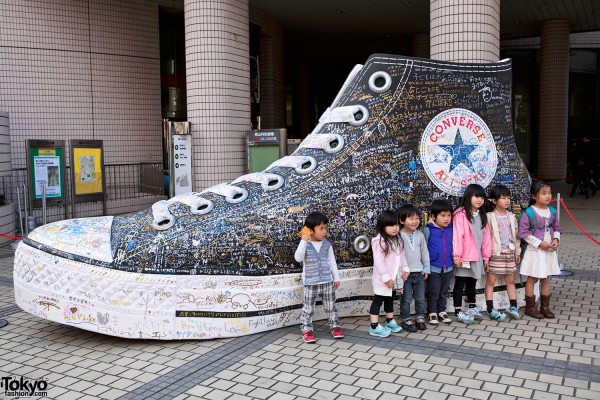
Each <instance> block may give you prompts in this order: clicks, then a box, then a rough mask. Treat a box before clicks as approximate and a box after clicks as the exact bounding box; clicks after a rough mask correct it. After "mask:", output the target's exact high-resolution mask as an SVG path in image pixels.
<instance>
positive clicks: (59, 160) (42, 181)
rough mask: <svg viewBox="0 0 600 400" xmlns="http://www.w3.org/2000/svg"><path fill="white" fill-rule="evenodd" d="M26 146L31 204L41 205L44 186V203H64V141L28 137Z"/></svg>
mask: <svg viewBox="0 0 600 400" xmlns="http://www.w3.org/2000/svg"><path fill="white" fill-rule="evenodd" d="M26 146H27V176H28V177H29V196H30V198H31V206H32V207H33V208H40V207H42V194H43V188H44V187H45V189H46V205H48V206H53V205H64V204H65V202H66V191H65V177H66V176H65V141H64V140H35V139H28V140H27V141H26Z"/></svg>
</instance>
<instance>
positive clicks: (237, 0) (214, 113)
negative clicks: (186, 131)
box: [184, 0, 251, 191]
mask: <svg viewBox="0 0 600 400" xmlns="http://www.w3.org/2000/svg"><path fill="white" fill-rule="evenodd" d="M184 12H185V55H186V85H187V109H188V112H187V113H188V120H189V121H190V125H191V132H192V147H193V165H194V168H193V173H194V186H193V189H194V191H201V190H202V189H205V188H206V187H209V186H212V185H215V184H218V183H222V182H229V181H231V180H233V179H235V178H236V177H238V176H240V175H242V174H244V173H245V172H246V169H247V158H246V150H245V140H244V137H245V132H246V131H247V130H249V129H250V127H251V123H250V63H249V58H248V46H249V18H248V0H185V1H184Z"/></svg>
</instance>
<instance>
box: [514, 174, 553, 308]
mask: <svg viewBox="0 0 600 400" xmlns="http://www.w3.org/2000/svg"><path fill="white" fill-rule="evenodd" d="M551 200H552V190H551V189H550V186H549V185H548V184H547V183H546V182H544V181H541V180H536V181H534V182H533V184H532V185H531V199H530V200H529V206H530V207H529V208H530V209H531V210H533V215H532V216H531V218H530V216H529V215H528V214H530V211H529V209H527V210H525V211H523V214H522V217H521V219H520V220H519V239H524V240H525V241H526V242H527V250H526V251H525V255H524V256H523V262H522V263H521V274H522V275H526V276H527V282H526V283H525V315H529V316H530V317H533V318H538V319H541V318H554V314H553V313H552V311H550V275H560V267H559V266H558V256H557V255H556V249H558V243H559V241H560V231H561V229H560V224H559V222H558V220H557V219H556V210H554V208H552V207H549V206H548V204H550V201H551ZM534 217H535V218H534ZM532 222H533V224H532ZM538 279H540V280H541V284H540V292H541V301H540V311H538V310H537V309H536V308H535V297H534V295H533V285H534V284H535V283H536V282H537V280H538Z"/></svg>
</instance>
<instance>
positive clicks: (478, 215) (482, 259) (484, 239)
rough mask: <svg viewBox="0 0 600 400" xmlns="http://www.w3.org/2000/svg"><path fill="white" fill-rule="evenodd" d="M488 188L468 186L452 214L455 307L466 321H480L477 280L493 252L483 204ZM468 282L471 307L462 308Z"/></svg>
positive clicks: (457, 313) (468, 298)
mask: <svg viewBox="0 0 600 400" xmlns="http://www.w3.org/2000/svg"><path fill="white" fill-rule="evenodd" d="M484 203H485V190H484V189H483V187H481V186H480V185H477V184H470V185H469V186H467V188H466V189H465V192H464V194H463V198H462V202H461V204H460V206H459V207H458V208H457V209H456V211H454V215H453V217H452V227H453V230H452V234H453V237H452V252H453V255H452V257H453V259H454V266H455V268H456V269H455V270H454V293H453V300H454V311H455V314H456V318H457V319H458V320H459V321H461V322H464V323H466V324H470V323H472V322H473V320H475V319H477V320H479V321H481V319H482V316H481V312H480V311H479V309H478V308H477V303H476V299H475V296H476V292H475V284H476V283H477V280H478V279H480V278H481V277H482V276H483V274H484V265H485V268H487V266H488V264H489V259H490V255H491V254H492V240H491V236H490V228H489V225H488V221H487V218H486V213H485V211H484V209H483V208H481V207H482V206H483V204H484ZM465 285H466V287H467V288H466V291H467V300H468V302H469V309H468V310H467V311H466V312H463V311H462V305H463V288H464V287H465Z"/></svg>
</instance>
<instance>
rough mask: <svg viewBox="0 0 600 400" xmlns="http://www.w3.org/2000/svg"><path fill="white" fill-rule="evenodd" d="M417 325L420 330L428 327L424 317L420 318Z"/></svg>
mask: <svg viewBox="0 0 600 400" xmlns="http://www.w3.org/2000/svg"><path fill="white" fill-rule="evenodd" d="M416 325H417V329H418V330H420V331H424V330H425V329H427V325H425V320H424V319H418V320H417V323H416Z"/></svg>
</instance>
